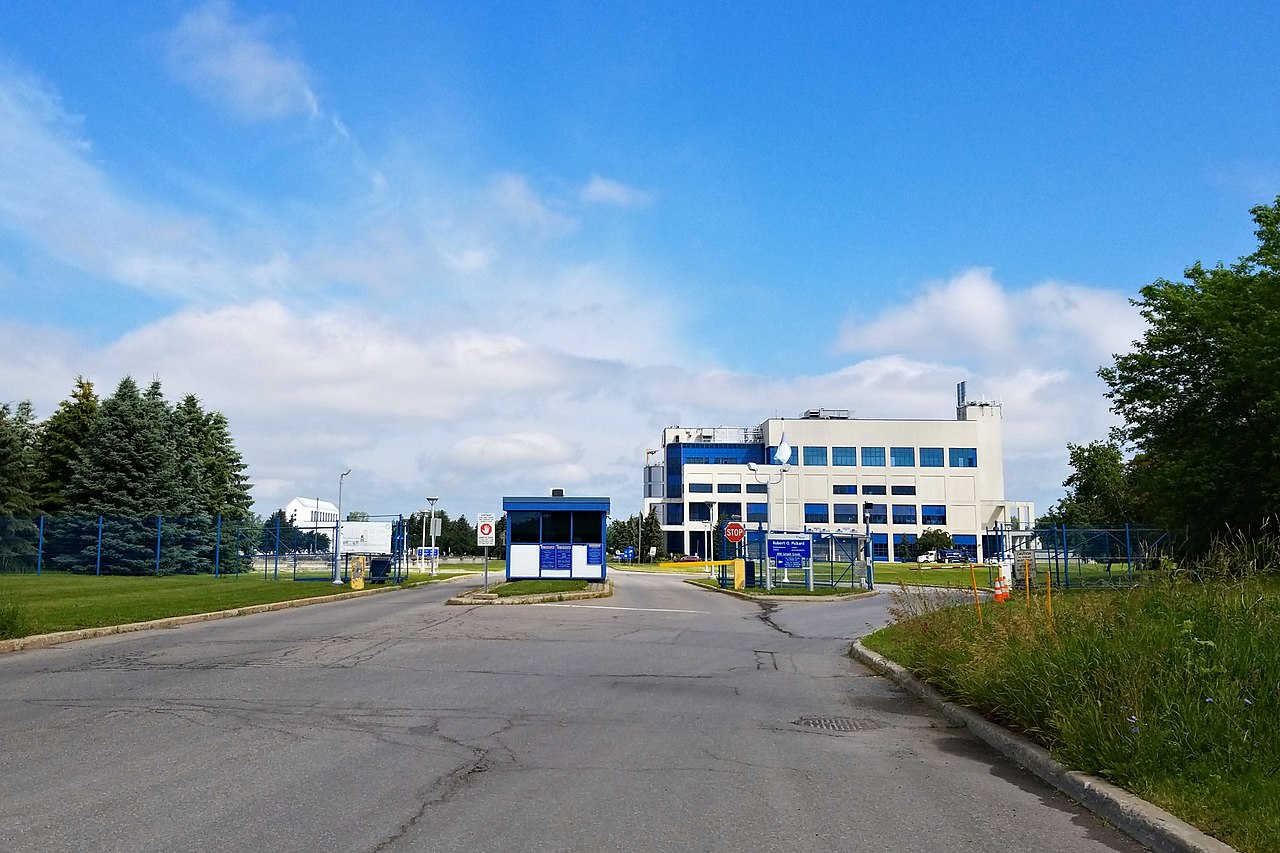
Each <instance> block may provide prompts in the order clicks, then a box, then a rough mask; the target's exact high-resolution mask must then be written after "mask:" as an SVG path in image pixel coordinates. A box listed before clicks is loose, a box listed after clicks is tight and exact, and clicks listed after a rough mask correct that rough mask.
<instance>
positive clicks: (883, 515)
mask: <svg viewBox="0 0 1280 853" xmlns="http://www.w3.org/2000/svg"><path fill="white" fill-rule="evenodd" d="M862 515H863V518H864V520H865V521H866V522H867V524H888V523H889V507H888V506H887V505H886V504H863V505H862Z"/></svg>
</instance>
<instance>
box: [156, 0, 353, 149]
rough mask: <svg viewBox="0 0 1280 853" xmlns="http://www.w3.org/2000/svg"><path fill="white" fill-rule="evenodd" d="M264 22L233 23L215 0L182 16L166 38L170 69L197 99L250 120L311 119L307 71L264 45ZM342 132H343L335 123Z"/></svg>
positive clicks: (225, 6) (313, 107) (315, 106)
mask: <svg viewBox="0 0 1280 853" xmlns="http://www.w3.org/2000/svg"><path fill="white" fill-rule="evenodd" d="M268 34H269V23H268V21H267V20H266V19H258V20H254V21H247V22H240V21H237V20H235V16H234V11H233V9H232V6H231V4H230V3H227V2H221V0H213V2H209V3H205V4H204V5H203V6H199V7H197V8H195V9H193V10H191V11H190V12H188V13H187V14H186V15H184V16H183V18H182V20H181V21H179V22H178V25H177V26H176V27H175V28H174V29H173V31H172V32H171V33H170V35H169V45H168V47H169V51H168V60H169V69H170V71H171V72H172V73H173V74H174V76H175V77H177V78H178V79H179V80H181V81H182V82H184V83H186V84H187V85H189V86H190V87H191V88H192V89H193V90H194V91H195V92H196V93H197V94H199V95H200V96H201V97H203V98H206V99H208V100H210V101H212V102H214V103H216V104H218V105H219V106H221V107H223V108H225V109H227V110H229V111H230V112H231V113H232V114H234V115H236V116H238V117H239V118H242V119H245V120H248V121H262V120H276V119H282V118H289V117H292V116H297V115H301V116H305V117H310V118H314V117H316V116H318V115H319V114H320V105H319V100H318V99H317V97H316V94H315V92H314V91H313V89H312V87H311V82H310V77H311V75H310V72H309V71H308V70H307V67H306V66H305V65H304V64H303V63H302V62H301V61H300V60H298V59H296V58H294V57H291V56H288V55H286V54H285V53H284V52H283V51H281V50H280V49H279V48H278V47H276V46H275V45H272V44H271V43H270V42H269V41H268V38H267V37H268ZM335 128H336V129H337V130H338V131H339V132H340V133H342V132H344V131H345V129H344V128H343V127H342V125H341V123H340V122H339V123H337V124H335Z"/></svg>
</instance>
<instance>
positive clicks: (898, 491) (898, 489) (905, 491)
mask: <svg viewBox="0 0 1280 853" xmlns="http://www.w3.org/2000/svg"><path fill="white" fill-rule="evenodd" d="M915 493H916V487H915V486H890V487H889V494H891V495H914V494H915Z"/></svg>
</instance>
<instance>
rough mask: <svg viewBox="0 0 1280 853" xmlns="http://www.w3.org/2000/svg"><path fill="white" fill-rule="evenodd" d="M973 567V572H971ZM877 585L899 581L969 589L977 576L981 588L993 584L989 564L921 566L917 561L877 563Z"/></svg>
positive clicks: (875, 569) (892, 583) (986, 587)
mask: <svg viewBox="0 0 1280 853" xmlns="http://www.w3.org/2000/svg"><path fill="white" fill-rule="evenodd" d="M970 569H972V570H973V571H972V574H971V573H970ZM874 571H875V583H876V586H880V585H881V584H888V585H896V584H899V583H906V584H919V585H922V586H957V587H964V588H965V589H968V588H969V587H971V586H972V585H973V579H974V578H975V577H976V578H977V581H978V588H979V589H988V588H990V586H991V573H990V570H989V567H988V566H980V565H972V564H969V565H951V564H944V565H932V564H930V565H928V566H927V567H921V566H918V565H916V564H915V563H888V562H885V563H876V564H875V567H874Z"/></svg>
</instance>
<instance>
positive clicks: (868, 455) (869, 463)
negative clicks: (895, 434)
mask: <svg viewBox="0 0 1280 853" xmlns="http://www.w3.org/2000/svg"><path fill="white" fill-rule="evenodd" d="M862 467H864V468H883V467H884V448H883V447H864V448H862Z"/></svg>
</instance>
